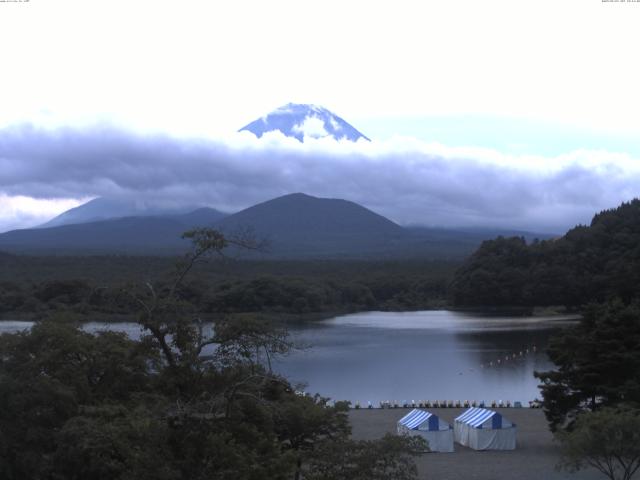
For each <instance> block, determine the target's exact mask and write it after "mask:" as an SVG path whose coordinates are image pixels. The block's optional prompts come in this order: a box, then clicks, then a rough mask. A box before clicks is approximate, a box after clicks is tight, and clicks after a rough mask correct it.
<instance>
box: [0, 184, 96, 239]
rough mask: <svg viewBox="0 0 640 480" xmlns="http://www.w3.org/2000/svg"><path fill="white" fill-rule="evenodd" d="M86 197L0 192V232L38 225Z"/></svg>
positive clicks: (86, 199)
mask: <svg viewBox="0 0 640 480" xmlns="http://www.w3.org/2000/svg"><path fill="white" fill-rule="evenodd" d="M88 200H89V199H88V198H82V199H73V198H53V199H50V198H33V197H28V196H24V195H14V196H10V195H6V194H3V193H1V192H0V232H4V231H6V230H10V229H16V228H28V227H33V226H34V225H39V224H42V223H44V222H46V221H47V220H49V219H51V218H52V217H54V216H56V215H58V214H60V213H62V212H64V211H65V210H69V209H70V208H73V207H77V206H78V205H80V204H81V203H83V202H85V201H88Z"/></svg>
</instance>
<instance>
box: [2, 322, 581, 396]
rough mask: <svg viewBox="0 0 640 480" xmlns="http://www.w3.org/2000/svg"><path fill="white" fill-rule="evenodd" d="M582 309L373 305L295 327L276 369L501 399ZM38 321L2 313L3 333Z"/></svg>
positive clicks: (321, 386) (327, 389)
mask: <svg viewBox="0 0 640 480" xmlns="http://www.w3.org/2000/svg"><path fill="white" fill-rule="evenodd" d="M573 323H575V317H558V316H553V317H497V316H489V315H482V314H477V313H474V314H472V313H461V312H452V311H447V310H441V311H422V312H364V313H357V314H353V315H343V316H339V317H335V318H332V319H329V320H323V321H318V322H309V323H305V324H303V325H295V326H292V327H290V332H291V336H292V339H293V341H294V343H295V344H296V345H297V347H299V348H297V349H296V350H294V351H293V352H292V353H291V354H289V355H288V356H286V357H282V358H279V359H278V360H277V361H276V362H275V363H274V369H276V370H277V371H278V372H280V373H282V374H283V375H285V376H286V377H287V378H288V379H289V380H290V381H291V382H293V383H304V384H305V385H304V386H303V387H300V388H301V389H304V390H305V391H307V392H309V393H315V392H318V393H321V394H322V395H323V396H327V397H330V398H332V399H335V400H350V401H352V402H354V403H355V402H356V401H357V402H360V403H361V404H362V405H363V406H364V405H366V404H367V402H369V401H370V402H372V403H373V404H374V405H376V406H377V405H378V403H379V402H380V401H397V402H404V401H408V402H411V401H412V400H415V401H416V402H419V401H422V400H431V401H433V400H454V401H455V400H460V401H464V400H470V401H471V400H476V401H480V400H485V401H487V402H491V401H493V400H495V401H498V400H503V401H505V402H506V401H507V400H510V401H512V402H513V401H516V400H519V401H521V402H523V404H526V403H527V402H528V401H529V400H533V399H534V398H536V397H537V398H540V393H539V391H538V382H537V380H536V379H535V378H534V377H533V372H534V371H535V370H548V369H551V368H553V364H552V363H551V362H550V361H549V359H548V357H547V356H546V354H545V353H544V351H545V348H546V346H547V344H548V340H549V337H550V336H551V335H552V334H554V333H556V332H558V331H559V330H560V329H562V328H564V327H566V326H569V325H571V324H573ZM31 325H32V323H31V322H15V321H3V322H0V333H2V332H13V331H17V330H21V329H24V328H29V327H30V326H31ZM83 328H84V329H85V330H87V331H90V332H96V331H100V330H105V329H113V330H118V331H125V332H127V334H128V335H129V336H130V337H132V338H138V337H139V336H140V333H141V331H140V327H139V326H138V325H137V324H135V323H117V324H105V323H97V322H90V323H87V324H85V325H84V327H83Z"/></svg>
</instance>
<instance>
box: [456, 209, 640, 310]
mask: <svg viewBox="0 0 640 480" xmlns="http://www.w3.org/2000/svg"><path fill="white" fill-rule="evenodd" d="M614 297H615V298H619V299H621V300H622V301H624V302H625V303H629V302H631V300H632V299H633V298H638V297H640V200H637V199H635V200H633V201H631V202H629V203H623V204H622V205H621V206H620V207H618V208H615V209H612V210H606V211H603V212H601V213H599V214H597V215H595V216H594V218H593V220H592V222H591V225H590V226H578V227H576V228H574V229H572V230H570V231H569V232H567V234H566V235H565V236H563V237H561V238H558V239H555V240H546V241H540V242H536V241H534V242H532V243H530V244H527V242H526V241H525V240H524V239H523V238H518V237H513V238H502V237H498V238H497V239H495V240H490V241H486V242H484V243H483V244H482V245H481V247H480V248H479V249H478V250H477V251H476V252H475V253H474V254H473V255H472V256H471V257H470V258H469V259H468V260H467V261H466V262H465V263H464V264H463V266H462V267H461V268H460V269H459V270H458V271H457V272H456V275H455V278H454V281H453V282H452V284H451V286H450V299H451V301H452V303H453V304H455V305H460V306H462V305H484V306H506V305H520V306H534V305H535V306H544V305H566V306H570V307H578V306H581V305H584V304H587V303H590V302H602V301H605V300H607V299H610V298H614Z"/></svg>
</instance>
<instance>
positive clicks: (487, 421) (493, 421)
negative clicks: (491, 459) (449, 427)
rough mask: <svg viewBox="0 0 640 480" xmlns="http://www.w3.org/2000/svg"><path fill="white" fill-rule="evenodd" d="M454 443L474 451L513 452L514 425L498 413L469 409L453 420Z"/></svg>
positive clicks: (514, 443) (481, 409) (514, 445)
mask: <svg viewBox="0 0 640 480" xmlns="http://www.w3.org/2000/svg"><path fill="white" fill-rule="evenodd" d="M454 435H455V439H456V442H458V443H459V444H460V445H464V446H465V447H470V448H473V449H474V450H514V449H515V448H516V425H515V423H512V422H510V421H509V420H507V419H506V418H504V417H503V416H502V415H501V414H499V413H498V412H494V411H493V410H487V409H485V408H470V409H468V410H467V411H466V412H464V413H463V414H462V415H460V416H459V417H457V418H456V419H455V424H454Z"/></svg>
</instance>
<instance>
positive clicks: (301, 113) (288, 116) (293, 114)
mask: <svg viewBox="0 0 640 480" xmlns="http://www.w3.org/2000/svg"><path fill="white" fill-rule="evenodd" d="M244 130H246V131H249V132H251V133H253V134H254V135H255V136H257V137H258V138H260V137H262V135H264V134H265V133H267V132H272V131H276V130H277V131H279V132H282V133H283V134H284V135H286V136H287V137H294V138H297V139H298V140H300V141H301V142H304V139H305V137H307V138H323V137H332V138H334V139H335V140H342V139H346V140H350V141H352V142H355V141H357V140H358V139H360V138H363V139H365V140H369V138H367V137H366V136H364V135H363V134H362V133H360V132H359V131H358V130H356V129H355V128H354V127H352V126H351V125H349V124H348V123H347V122H345V121H344V120H343V119H342V118H340V117H338V116H337V115H335V114H333V113H331V112H330V111H329V110H327V109H326V108H324V107H320V106H316V105H307V104H297V103H289V104H287V105H284V106H282V107H280V108H278V109H276V110H274V111H273V112H271V113H269V114H268V115H266V116H264V117H261V118H259V119H257V120H255V121H253V122H251V123H250V124H248V125H246V126H244V127H242V128H241V129H240V131H241V132H242V131H244Z"/></svg>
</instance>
